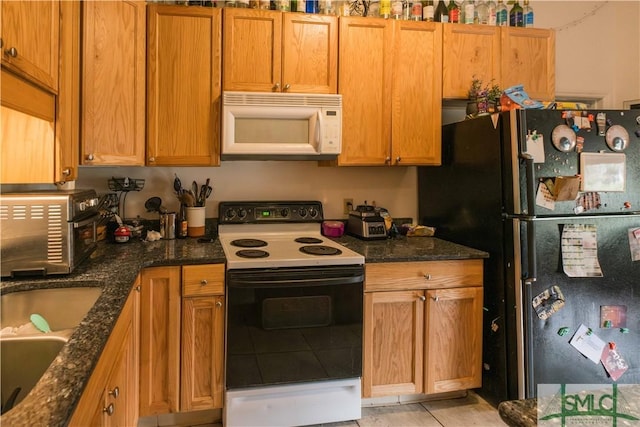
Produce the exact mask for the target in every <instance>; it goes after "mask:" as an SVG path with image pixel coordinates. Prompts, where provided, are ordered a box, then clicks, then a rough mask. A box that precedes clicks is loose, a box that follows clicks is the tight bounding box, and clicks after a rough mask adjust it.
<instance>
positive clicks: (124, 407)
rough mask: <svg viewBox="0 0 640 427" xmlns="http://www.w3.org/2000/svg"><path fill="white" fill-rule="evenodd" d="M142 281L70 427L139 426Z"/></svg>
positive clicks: (130, 297)
mask: <svg viewBox="0 0 640 427" xmlns="http://www.w3.org/2000/svg"><path fill="white" fill-rule="evenodd" d="M139 291H140V286H139V280H137V281H136V283H135V284H134V289H133V291H132V292H131V294H130V296H129V298H128V299H127V302H126V303H125V306H124V308H123V309H122V313H121V314H120V318H119V319H118V322H117V323H116V326H115V327H114V329H113V332H112V333H111V336H110V337H109V340H108V341H107V344H106V346H105V348H104V351H103V352H102V355H101V356H100V360H99V361H98V364H97V365H96V367H95V370H94V371H93V374H92V375H91V378H90V379H89V382H88V383H87V387H86V389H85V391H84V393H83V394H82V397H81V398H80V401H79V402H78V406H77V408H76V410H75V412H74V414H73V416H72V418H71V422H70V423H69V425H70V426H80V427H84V426H89V425H90V426H135V425H137V423H138V333H139V325H138V311H139V296H140V293H139Z"/></svg>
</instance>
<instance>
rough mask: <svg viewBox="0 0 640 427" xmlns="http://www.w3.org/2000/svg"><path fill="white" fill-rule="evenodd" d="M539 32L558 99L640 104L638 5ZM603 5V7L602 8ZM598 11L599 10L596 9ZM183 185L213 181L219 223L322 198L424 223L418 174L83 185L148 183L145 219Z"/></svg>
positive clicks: (215, 173) (272, 174) (549, 15)
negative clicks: (241, 205)
mask: <svg viewBox="0 0 640 427" xmlns="http://www.w3.org/2000/svg"><path fill="white" fill-rule="evenodd" d="M532 5H533V7H534V11H535V12H536V21H535V22H536V26H537V27H541V28H555V29H556V47H557V48H556V51H557V55H556V89H557V92H558V94H562V95H569V96H575V97H578V96H589V97H596V98H600V97H601V98H602V101H601V102H600V105H599V106H600V107H601V108H621V107H622V102H623V101H624V100H628V99H639V98H640V26H639V25H638V22H640V2H639V1H609V2H583V1H578V0H576V1H556V0H554V1H542V0H540V1H538V0H533V1H532ZM599 6H601V7H599ZM596 7H599V8H598V9H597V10H595V8H596ZM176 172H177V173H178V175H179V176H180V178H181V179H182V181H183V182H185V183H189V182H191V181H192V180H193V179H196V180H197V181H198V182H202V181H204V180H205V179H206V178H207V177H210V178H211V179H212V182H213V184H214V186H215V191H214V194H213V196H212V198H211V199H210V200H209V205H208V207H207V217H217V215H218V212H217V203H218V202H219V201H220V200H241V199H261V200H264V199H303V198H307V199H317V200H321V201H322V202H323V203H324V206H325V215H326V217H328V218H341V217H343V214H342V200H343V198H353V199H354V200H355V202H356V203H362V202H363V201H364V200H367V201H369V202H371V201H373V200H375V201H376V203H377V204H378V205H379V206H383V207H387V208H388V209H390V213H391V215H392V216H396V217H411V218H417V194H416V168H414V167H408V168H402V167H400V168H391V167H357V168H332V167H318V166H317V165H316V163H315V162H275V161H274V162H224V163H223V165H222V166H221V167H219V168H81V171H80V178H79V179H78V182H77V187H93V188H96V189H97V190H98V191H99V192H106V191H108V187H107V180H108V179H109V178H110V177H112V176H117V177H124V176H128V177H131V178H143V179H146V183H145V188H144V190H143V191H141V192H139V193H131V194H129V195H128V197H127V202H126V203H127V204H126V213H127V217H131V216H135V215H138V214H139V215H141V216H143V217H148V218H153V217H154V216H153V215H150V214H147V213H146V212H145V211H144V201H145V200H146V199H147V198H149V197H151V196H160V197H161V198H162V199H163V200H165V201H166V204H167V207H168V208H169V209H176V208H177V206H178V205H177V201H176V199H175V195H174V194H173V191H172V182H173V175H174V173H176Z"/></svg>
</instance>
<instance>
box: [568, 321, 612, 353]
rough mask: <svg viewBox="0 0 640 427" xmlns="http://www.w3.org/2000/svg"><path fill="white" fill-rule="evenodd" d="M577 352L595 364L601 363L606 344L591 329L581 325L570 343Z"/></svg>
mask: <svg viewBox="0 0 640 427" xmlns="http://www.w3.org/2000/svg"><path fill="white" fill-rule="evenodd" d="M569 344H571V345H572V346H573V347H575V349H576V350H578V351H579V352H580V353H582V354H583V355H584V356H585V357H587V358H588V359H589V360H591V361H592V362H593V363H599V362H600V358H601V357H602V350H604V347H605V345H606V343H605V342H604V341H602V340H601V339H600V338H598V336H597V335H596V334H594V333H593V331H592V330H591V328H588V327H586V326H585V325H583V324H581V325H580V327H579V328H578V331H577V332H576V333H575V335H574V336H573V338H571V341H569Z"/></svg>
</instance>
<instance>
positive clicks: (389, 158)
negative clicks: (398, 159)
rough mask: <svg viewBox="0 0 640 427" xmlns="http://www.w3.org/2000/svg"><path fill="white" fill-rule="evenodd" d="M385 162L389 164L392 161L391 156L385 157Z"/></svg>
mask: <svg viewBox="0 0 640 427" xmlns="http://www.w3.org/2000/svg"><path fill="white" fill-rule="evenodd" d="M384 163H385V164H387V165H388V164H389V163H391V157H385V158H384Z"/></svg>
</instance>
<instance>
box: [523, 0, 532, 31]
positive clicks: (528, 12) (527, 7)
mask: <svg viewBox="0 0 640 427" xmlns="http://www.w3.org/2000/svg"><path fill="white" fill-rule="evenodd" d="M522 13H523V15H524V18H523V19H524V26H525V27H528V28H531V27H533V7H531V4H530V3H529V0H524V8H523V10H522Z"/></svg>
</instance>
